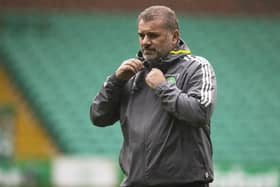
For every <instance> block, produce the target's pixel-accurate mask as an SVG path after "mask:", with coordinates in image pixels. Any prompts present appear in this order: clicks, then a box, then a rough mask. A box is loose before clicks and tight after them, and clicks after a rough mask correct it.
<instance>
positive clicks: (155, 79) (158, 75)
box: [145, 68, 166, 89]
mask: <svg viewBox="0 0 280 187" xmlns="http://www.w3.org/2000/svg"><path fill="white" fill-rule="evenodd" d="M145 80H146V83H147V85H148V86H149V87H150V88H152V89H155V88H156V87H157V86H158V85H159V84H161V83H163V82H165V81H166V79H165V77H164V75H163V73H162V71H160V70H159V69H157V68H153V69H152V70H151V71H150V72H149V73H148V74H147V76H146V78H145Z"/></svg>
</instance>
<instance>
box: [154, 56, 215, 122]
mask: <svg viewBox="0 0 280 187" xmlns="http://www.w3.org/2000/svg"><path fill="white" fill-rule="evenodd" d="M186 82H187V83H186V84H188V85H184V86H183V89H179V88H178V87H177V86H176V85H175V84H171V83H168V82H165V83H162V84H160V85H159V86H158V87H156V89H155V93H156V95H157V96H158V97H160V99H161V102H162V105H163V107H164V108H165V110H167V111H168V112H170V113H171V114H172V115H173V116H175V117H176V118H177V119H179V120H184V121H188V122H189V124H191V125H194V126H198V127H203V126H205V125H207V124H208V123H209V122H210V117H211V114H212V111H213V108H214V104H215V100H216V77H215V73H214V70H213V68H212V66H211V65H210V64H209V63H208V61H207V60H206V59H204V60H203V61H202V62H200V63H199V65H197V67H196V68H195V70H194V72H193V73H192V75H191V76H190V78H189V80H188V81H186Z"/></svg>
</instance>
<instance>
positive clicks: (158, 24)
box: [138, 19, 166, 31]
mask: <svg viewBox="0 0 280 187" xmlns="http://www.w3.org/2000/svg"><path fill="white" fill-rule="evenodd" d="M151 30H166V29H165V27H164V20H162V19H153V20H149V21H145V20H143V19H141V20H139V22H138V31H151Z"/></svg>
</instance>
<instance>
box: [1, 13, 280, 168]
mask: <svg viewBox="0 0 280 187" xmlns="http://www.w3.org/2000/svg"><path fill="white" fill-rule="evenodd" d="M2 14H4V13H2ZM40 16H41V17H40ZM20 17H23V18H21V19H18V18H20ZM135 18H136V16H135V15H130V16H127V15H104V14H94V13H93V14H87V15H82V14H69V15H67V14H58V13H50V14H44V15H37V14H35V15H34V13H30V15H29V14H26V13H25V14H21V13H20V12H17V13H9V14H5V16H4V19H5V22H4V24H5V26H6V27H3V28H2V29H1V31H0V41H1V44H0V54H2V56H3V59H4V60H5V62H6V63H5V64H6V66H7V67H8V69H9V70H10V73H11V74H12V75H13V77H14V78H15V81H16V82H17V84H18V85H19V86H20V87H21V88H22V90H23V92H24V94H25V95H26V97H27V99H28V101H29V102H30V103H31V104H32V106H33V107H34V111H35V112H37V114H38V116H40V117H41V119H42V121H43V122H44V125H45V128H46V129H47V130H48V131H49V133H50V134H51V135H52V136H53V138H54V139H55V141H56V142H57V144H58V145H59V146H60V148H61V150H63V151H64V152H65V153H69V154H99V155H111V156H116V155H117V154H118V153H119V148H120V146H121V142H122V135H121V130H120V126H119V124H118V123H117V124H116V125H115V126H112V127H108V128H98V127H92V124H91V122H90V120H89V106H90V103H91V101H92V98H93V97H94V96H95V94H96V92H97V91H98V90H99V88H100V87H101V85H102V83H103V81H104V80H105V78H106V77H107V76H108V75H109V74H110V72H113V71H114V70H115V69H116V68H117V67H118V65H119V64H120V63H121V61H122V60H125V59H126V58H130V57H133V56H134V55H135V54H136V52H137V50H138V45H137V31H136V23H135ZM38 20H40V21H42V20H43V21H45V23H44V24H43V25H47V27H45V28H44V30H42V28H41V27H40V28H39V27H37V26H36V24H38ZM179 20H180V25H181V30H182V33H181V35H182V38H184V39H185V40H186V41H187V42H188V45H189V46H190V47H191V49H192V51H193V53H194V54H199V55H202V56H205V57H207V58H208V59H209V60H210V62H211V63H212V64H213V66H214V68H215V70H216V74H217V79H218V98H217V106H216V111H215V113H214V117H213V120H212V138H213V147H214V159H215V161H217V162H236V163H237V162H239V163H243V162H244V163H249V162H250V163H252V162H262V163H278V164H280V157H279V153H280V149H278V147H279V144H280V139H279V138H278V136H279V134H280V126H279V111H280V102H278V100H277V98H278V97H279V95H280V87H279V86H278V85H279V83H278V82H279V78H278V74H279V73H278V70H279V68H280V65H279V61H280V55H278V49H279V47H280V38H279V37H278V38H277V37H275V36H278V35H279V33H280V22H279V20H276V19H275V20H271V19H269V18H262V19H259V18H254V17H252V18H248V17H238V18H234V17H225V18H218V17H192V16H189V17H186V16H183V15H181V16H180V17H179ZM23 22H24V23H25V24H26V22H27V23H33V25H32V24H29V25H27V26H28V28H27V29H25V30H24V32H16V28H15V27H18V26H20V25H23ZM25 26H26V25H25ZM27 26H26V27H27Z"/></svg>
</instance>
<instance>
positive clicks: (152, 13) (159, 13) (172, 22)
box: [138, 5, 179, 31]
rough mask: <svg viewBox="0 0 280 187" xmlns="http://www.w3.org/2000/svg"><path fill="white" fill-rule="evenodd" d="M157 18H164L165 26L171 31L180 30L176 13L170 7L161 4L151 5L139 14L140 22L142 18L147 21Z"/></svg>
mask: <svg viewBox="0 0 280 187" xmlns="http://www.w3.org/2000/svg"><path fill="white" fill-rule="evenodd" d="M155 19H162V21H163V26H164V27H165V28H166V29H168V30H170V31H174V30H176V29H178V30H179V24H178V20H177V17H176V13H175V12H174V11H173V10H172V9H171V8H169V7H166V6H161V5H155V6H150V7H148V8H146V9H145V10H143V11H142V12H141V13H140V14H139V15H138V23H139V22H140V21H141V20H143V21H145V22H146V21H152V20H155Z"/></svg>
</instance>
